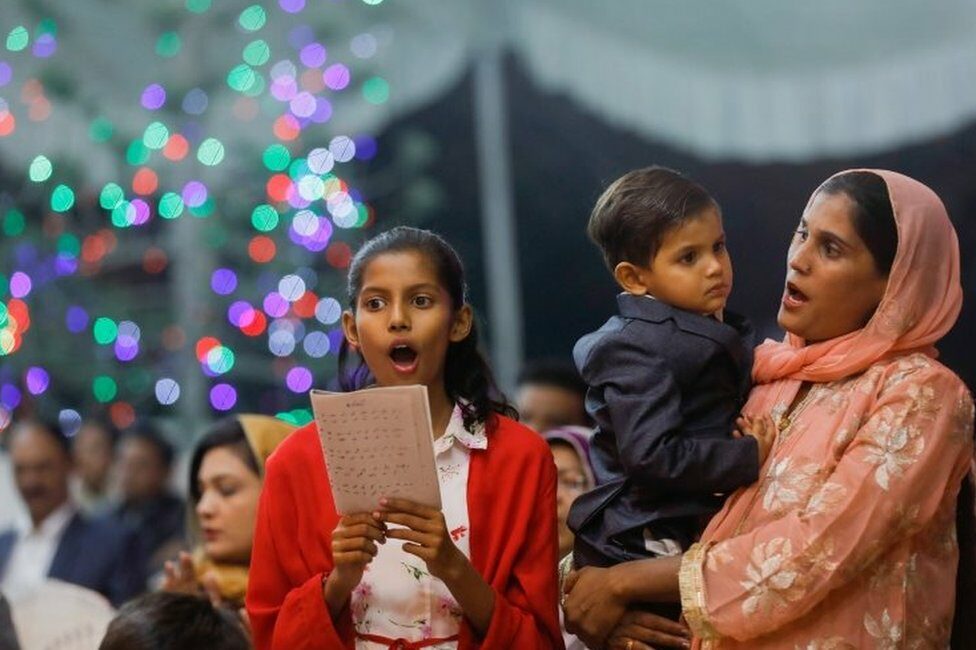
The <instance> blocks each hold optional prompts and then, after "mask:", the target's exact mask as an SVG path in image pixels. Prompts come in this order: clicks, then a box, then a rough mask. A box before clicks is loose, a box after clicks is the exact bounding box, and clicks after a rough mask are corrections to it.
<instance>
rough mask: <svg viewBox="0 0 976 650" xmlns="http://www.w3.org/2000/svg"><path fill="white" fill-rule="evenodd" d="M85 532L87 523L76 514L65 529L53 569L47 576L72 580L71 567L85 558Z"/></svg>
mask: <svg viewBox="0 0 976 650" xmlns="http://www.w3.org/2000/svg"><path fill="white" fill-rule="evenodd" d="M84 530H85V522H84V520H83V519H82V518H81V514H80V513H79V514H75V516H74V517H72V518H71V522H70V523H69V524H68V527H67V528H65V529H64V534H63V535H62V536H61V541H60V542H58V550H57V551H55V552H54V559H53V560H52V561H51V568H50V569H49V570H48V572H47V575H48V577H50V578H59V579H61V580H67V579H69V578H71V567H72V566H73V565H74V564H75V563H76V562H77V561H78V558H79V557H83V555H82V554H83V553H84V550H85V549H83V548H82V546H83V542H84V540H83V539H82V537H83V533H84Z"/></svg>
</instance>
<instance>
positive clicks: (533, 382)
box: [515, 360, 593, 433]
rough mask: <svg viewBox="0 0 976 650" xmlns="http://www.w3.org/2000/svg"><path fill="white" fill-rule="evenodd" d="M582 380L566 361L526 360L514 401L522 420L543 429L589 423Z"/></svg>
mask: <svg viewBox="0 0 976 650" xmlns="http://www.w3.org/2000/svg"><path fill="white" fill-rule="evenodd" d="M585 398H586V384H584V383H583V380H582V379H581V378H580V376H579V373H578V372H576V368H575V367H574V366H573V364H572V363H570V362H569V361H555V360H543V361H533V362H530V363H529V364H527V365H526V366H525V368H523V370H522V372H521V373H520V374H519V378H518V388H517V391H516V395H515V404H516V407H517V408H518V411H519V415H520V419H521V421H522V423H523V424H525V425H527V426H529V427H531V428H533V429H535V430H536V431H538V432H539V433H545V432H546V431H549V430H550V429H555V428H556V427H562V426H567V425H575V426H582V427H591V426H593V423H592V422H591V421H590V418H589V416H588V415H587V414H586V409H585V408H584V405H583V404H584V400H585Z"/></svg>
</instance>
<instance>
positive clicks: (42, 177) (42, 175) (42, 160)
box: [29, 155, 54, 183]
mask: <svg viewBox="0 0 976 650" xmlns="http://www.w3.org/2000/svg"><path fill="white" fill-rule="evenodd" d="M52 171H54V166H53V165H51V161H50V160H48V159H47V156H43V155H42V156H37V157H36V158H34V160H33V161H31V164H30V172H29V174H30V179H31V180H32V181H34V182H35V183H43V182H44V181H46V180H47V179H49V178H51V172H52Z"/></svg>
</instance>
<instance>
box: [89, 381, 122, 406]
mask: <svg viewBox="0 0 976 650" xmlns="http://www.w3.org/2000/svg"><path fill="white" fill-rule="evenodd" d="M118 392H119V387H118V385H117V384H116V383H115V380H114V379H112V378H111V377H109V376H107V375H99V376H97V377H95V379H94V380H93V381H92V394H94V395H95V399H97V400H98V401H99V402H101V403H103V404H104V403H105V402H111V401H112V400H113V399H115V396H116V395H117V394H118Z"/></svg>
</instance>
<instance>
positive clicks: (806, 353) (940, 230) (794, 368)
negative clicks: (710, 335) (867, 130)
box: [752, 169, 962, 397]
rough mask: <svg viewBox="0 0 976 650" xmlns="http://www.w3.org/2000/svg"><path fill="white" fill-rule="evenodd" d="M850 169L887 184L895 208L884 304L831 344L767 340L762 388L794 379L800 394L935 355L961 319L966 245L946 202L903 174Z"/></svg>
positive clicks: (760, 368) (759, 365) (759, 366)
mask: <svg viewBox="0 0 976 650" xmlns="http://www.w3.org/2000/svg"><path fill="white" fill-rule="evenodd" d="M851 171H867V172H871V173H872V174H877V175H878V176H880V177H881V178H882V179H884V181H885V183H886V184H887V186H888V194H889V196H890V197H891V205H892V208H893V209H894V214H895V223H896V225H897V228H898V250H897V253H896V254H895V259H894V262H893V263H892V267H891V272H890V273H889V275H888V287H887V289H886V290H885V294H884V297H883V298H882V300H881V304H880V305H879V306H878V309H877V311H876V312H875V314H874V316H873V317H872V318H871V320H870V321H869V322H868V324H867V325H865V326H864V327H863V328H862V329H859V330H856V331H854V332H851V333H849V334H845V335H843V336H839V337H837V338H833V339H830V340H828V341H821V342H819V343H813V344H810V345H805V343H804V341H803V339H801V338H799V337H798V336H795V335H793V334H787V336H786V339H785V340H784V341H782V342H779V341H773V340H769V339H768V340H766V342H764V343H763V344H762V345H760V346H759V347H758V348H756V357H755V365H754V366H753V371H752V374H753V379H754V380H755V382H756V383H757V384H768V383H770V382H775V381H777V380H782V379H786V380H794V381H795V382H796V383H794V382H787V383H789V384H792V386H790V388H793V389H794V390H795V389H797V388H798V387H799V383H800V382H803V381H813V382H829V381H834V380H837V379H841V378H843V377H848V376H850V375H854V374H857V373H859V372H863V371H864V370H866V369H867V368H868V367H870V366H871V365H872V364H874V363H875V362H877V361H879V360H881V359H884V358H885V357H889V356H896V355H901V354H906V353H908V352H909V351H917V352H924V353H926V354H928V355H930V356H932V357H935V356H936V355H937V352H936V350H935V347H934V344H935V342H936V341H938V340H939V339H940V338H942V337H943V336H945V334H946V333H947V332H948V331H949V330H950V329H952V326H953V324H955V322H956V318H957V317H958V316H959V311H960V309H961V308H962V286H961V285H960V282H959V241H958V239H957V238H956V231H955V229H954V228H953V227H952V223H951V222H950V221H949V215H948V213H947V212H946V209H945V206H944V205H943V204H942V201H941V200H940V199H939V197H938V196H936V194H935V192H933V191H932V190H931V189H929V188H928V187H927V186H925V185H923V184H922V183H919V182H918V181H916V180H914V179H912V178H909V177H907V176H904V175H902V174H898V173H896V172H891V171H886V170H881V169H863V170H848V171H846V172H840V173H839V174H837V176H839V175H841V174H846V173H849V172H851ZM814 196H816V192H814ZM810 201H813V196H811V198H810ZM807 205H808V206H809V203H808V204H807ZM896 353H897V354H896ZM784 388H785V387H784ZM777 392H785V391H777ZM781 397H782V395H781Z"/></svg>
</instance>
